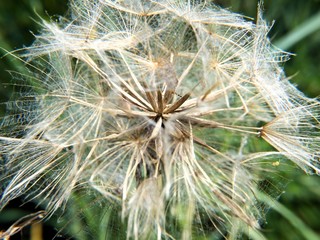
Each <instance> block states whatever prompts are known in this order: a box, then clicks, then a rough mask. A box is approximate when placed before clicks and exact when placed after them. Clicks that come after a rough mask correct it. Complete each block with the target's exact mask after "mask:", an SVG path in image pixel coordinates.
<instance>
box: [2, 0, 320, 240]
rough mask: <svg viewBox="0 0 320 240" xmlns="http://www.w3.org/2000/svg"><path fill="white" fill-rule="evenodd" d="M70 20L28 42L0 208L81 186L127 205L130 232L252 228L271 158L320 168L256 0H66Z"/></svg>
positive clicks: (302, 105) (308, 116) (51, 202)
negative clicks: (252, 6) (246, 11)
mask: <svg viewBox="0 0 320 240" xmlns="http://www.w3.org/2000/svg"><path fill="white" fill-rule="evenodd" d="M68 18H69V20H66V19H63V20H61V22H58V23H51V22H50V23H49V22H44V23H43V27H44V30H43V31H42V33H41V34H39V35H38V36H37V39H36V41H35V43H34V44H33V45H32V46H30V47H28V48H26V49H25V52H24V55H23V57H25V58H26V60H25V62H26V64H27V65H28V66H29V67H30V70H31V71H32V75H31V74H30V75H31V76H30V78H31V79H32V82H33V83H32V85H31V86H30V88H31V89H33V91H31V93H28V95H26V96H22V97H21V99H18V100H17V101H15V102H10V103H8V110H9V112H11V114H10V115H8V116H6V117H5V118H4V120H3V122H2V126H1V127H2V130H1V137H0V140H1V145H0V149H1V154H2V155H3V156H6V158H7V159H8V162H7V163H6V166H7V169H8V171H6V173H5V174H3V177H2V178H3V179H6V180H8V179H10V180H9V182H8V184H7V186H6V188H5V190H4V191H3V193H2V198H1V206H4V205H6V204H7V203H8V201H10V200H11V199H13V198H16V197H18V196H20V195H23V194H29V197H30V198H31V199H33V198H40V199H43V201H46V202H47V208H48V211H49V212H54V211H56V210H57V209H59V208H63V207H64V206H65V204H66V203H67V201H68V199H69V198H70V196H71V195H72V193H73V191H75V190H77V189H78V188H79V186H86V187H87V188H90V189H94V190H95V191H96V192H98V193H99V194H101V195H102V196H103V197H104V198H105V199H106V201H108V203H110V204H111V202H112V204H117V205H118V206H121V207H122V218H123V220H124V221H126V222H127V226H128V228H127V237H128V238H130V237H133V238H135V239H141V238H145V239H147V238H150V237H154V238H157V239H161V238H162V237H167V238H181V239H190V238H191V237H192V232H193V230H194V229H197V228H198V229H203V226H207V225H210V226H212V228H213V229H214V230H215V231H218V232H220V233H221V234H222V235H226V233H233V232H239V234H241V233H245V234H248V232H247V230H248V229H252V228H253V229H256V228H259V220H260V219H261V218H262V217H263V212H262V211H261V207H259V204H258V202H259V201H258V200H257V199H256V196H255V193H256V192H257V191H259V190H260V189H261V187H260V185H259V184H260V183H261V182H262V181H263V180H264V178H265V176H269V174H272V172H275V171H276V167H277V166H279V165H280V166H281V164H280V160H281V161H282V159H286V160H291V161H292V162H294V163H295V164H297V165H298V166H300V167H301V168H303V169H304V170H306V171H310V170H311V171H315V172H317V173H319V136H320V134H319V133H320V132H319V110H318V109H319V102H318V101H317V100H314V99H309V98H307V97H305V96H304V95H303V94H302V93H300V92H299V91H298V90H297V89H296V88H295V87H294V86H293V85H292V84H291V83H290V81H289V79H288V78H286V77H285V75H284V73H283V70H282V68H281V67H280V65H279V63H281V62H283V61H285V60H287V56H288V55H287V54H286V53H284V52H281V51H280V50H278V49H275V48H274V47H273V46H272V44H271V43H270V42H269V40H268V38H267V33H268V31H269V27H268V26H267V25H266V23H265V22H264V21H263V19H262V16H261V10H259V16H258V20H257V23H256V24H254V23H252V22H251V21H248V20H246V19H245V18H244V17H242V16H240V15H238V14H235V13H231V12H229V11H227V10H223V9H221V8H219V7H217V6H215V5H209V4H206V3H202V2H201V1H182V0H175V1H173V0H163V1H134V2H132V1H109V0H95V1H88V0H74V1H71V3H70V14H69V15H68ZM261 141H263V142H264V144H260V142H261ZM266 166H267V167H266ZM171 225H172V227H171ZM243 226H246V227H243ZM170 228H175V229H178V230H179V231H178V232H180V235H179V236H173V235H174V233H173V232H172V230H170Z"/></svg>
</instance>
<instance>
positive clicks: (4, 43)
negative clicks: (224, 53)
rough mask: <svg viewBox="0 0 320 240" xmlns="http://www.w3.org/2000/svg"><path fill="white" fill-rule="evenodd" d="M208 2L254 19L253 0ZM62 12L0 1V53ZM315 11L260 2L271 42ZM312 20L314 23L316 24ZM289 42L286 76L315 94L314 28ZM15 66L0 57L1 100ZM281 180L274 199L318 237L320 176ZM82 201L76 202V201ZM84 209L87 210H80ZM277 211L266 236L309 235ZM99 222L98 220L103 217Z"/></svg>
mask: <svg viewBox="0 0 320 240" xmlns="http://www.w3.org/2000/svg"><path fill="white" fill-rule="evenodd" d="M213 2H215V3H217V4H219V5H221V6H223V7H227V8H229V9H230V10H231V11H235V12H239V13H241V14H244V15H246V16H249V17H251V18H255V16H256V14H257V4H258V1H257V0H215V1H213ZM66 11H67V0H55V1H53V0H16V1H8V0H1V1H0V47H1V49H0V53H1V55H4V54H5V53H6V51H14V50H16V49H19V48H21V47H23V46H28V45H30V44H31V43H32V41H33V40H34V35H33V34H37V33H38V32H39V29H40V24H39V23H41V21H42V20H41V18H42V19H46V20H48V19H52V20H53V21H55V20H57V19H58V16H59V15H64V13H65V12H66ZM319 13H320V0H304V1H301V0H277V1H270V0H265V2H264V15H265V18H266V20H267V21H268V23H269V24H270V25H272V24H273V27H272V29H271V30H270V34H269V36H270V38H271V39H272V41H273V42H274V43H277V42H278V43H280V41H279V40H281V39H283V38H285V37H286V36H289V34H290V33H292V31H296V30H301V27H306V25H304V23H306V22H308V20H309V19H311V18H312V17H313V16H316V14H319ZM274 20H275V22H274V23H273V21H274ZM318 24H319V27H320V22H319V23H318ZM299 28H300V29H299ZM292 40H293V41H292V42H293V43H294V44H293V45H292V44H291V45H290V46H286V51H288V52H290V53H294V54H296V56H293V57H292V59H291V60H290V61H289V62H287V63H285V64H284V67H285V70H286V73H287V76H289V77H290V76H294V77H293V78H292V82H294V83H296V84H297V86H298V88H299V89H301V90H302V91H303V92H304V93H305V94H306V95H307V96H310V97H317V96H319V95H320V30H319V28H318V29H314V31H312V32H311V33H310V34H309V35H308V36H307V37H305V38H303V39H301V40H299V41H298V42H297V41H296V39H292ZM21 69H22V65H21V62H19V61H17V60H15V59H14V58H13V57H10V56H7V57H2V58H1V60H0V72H1V75H0V76H1V77H0V82H1V83H2V84H1V85H0V101H1V102H4V101H6V100H8V99H9V98H10V96H11V93H12V91H13V87H12V86H11V87H10V83H11V82H12V80H11V76H10V74H9V73H8V72H7V71H6V70H13V71H20V70H21ZM8 83H9V84H8ZM3 112H4V108H3V107H2V108H1V112H0V113H1V114H3ZM285 178H287V179H292V181H291V182H290V183H289V184H288V185H287V186H286V188H285V189H284V190H285V193H284V194H282V195H281V196H279V200H280V202H281V203H282V204H283V206H285V207H286V208H287V209H288V210H289V211H290V212H291V213H293V214H295V216H296V217H298V218H299V219H300V220H301V221H302V222H303V223H304V225H305V227H307V228H308V229H310V230H311V231H312V232H313V233H316V234H318V236H319V239H320V220H319V216H320V188H319V186H320V177H317V176H307V175H305V174H304V173H302V172H301V171H300V170H298V169H294V170H292V169H291V170H290V171H287V172H286V176H285ZM79 204H80V203H78V205H79ZM83 204H84V203H83V202H81V204H80V205H83ZM25 211H26V210H25V209H24V210H22V208H14V206H13V207H12V208H10V209H6V210H5V211H4V212H2V213H0V226H5V225H6V224H7V223H9V222H12V221H13V220H14V219H18V218H19V217H21V216H23V215H24V214H25ZM84 211H85V212H88V211H87V209H85V208H84ZM283 215H284V214H279V212H277V211H274V210H272V209H271V210H270V211H269V213H268V215H267V223H266V224H265V226H264V229H263V233H264V234H265V236H266V237H267V239H270V240H277V239H282V240H295V239H296V240H299V239H307V240H309V239H311V238H309V239H308V237H306V234H301V231H305V230H304V228H303V227H304V226H301V229H299V222H296V224H294V223H293V224H292V222H290V221H288V219H286V217H285V216H283ZM107 217H108V216H107ZM289 220H290V219H289ZM291 220H292V219H291ZM98 221H99V220H98ZM101 221H102V222H103V219H102V220H101ZM292 221H294V220H292ZM51 223H52V222H51ZM49 224H50V222H49ZM300 225H301V224H300ZM100 226H101V224H100ZM71 232H72V231H71Z"/></svg>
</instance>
